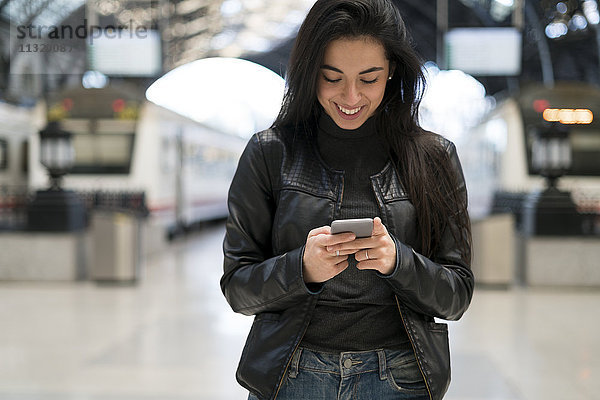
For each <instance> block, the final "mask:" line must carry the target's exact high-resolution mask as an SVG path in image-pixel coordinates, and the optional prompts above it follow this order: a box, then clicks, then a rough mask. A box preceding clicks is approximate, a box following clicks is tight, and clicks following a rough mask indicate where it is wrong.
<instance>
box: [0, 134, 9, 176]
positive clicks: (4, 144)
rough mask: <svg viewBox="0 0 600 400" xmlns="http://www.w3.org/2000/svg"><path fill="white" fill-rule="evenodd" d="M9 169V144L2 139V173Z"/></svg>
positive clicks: (0, 143) (0, 156)
mask: <svg viewBox="0 0 600 400" xmlns="http://www.w3.org/2000/svg"><path fill="white" fill-rule="evenodd" d="M5 169H8V142H7V141H6V140H4V139H0V171H3V170H5Z"/></svg>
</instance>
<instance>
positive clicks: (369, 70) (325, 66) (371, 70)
mask: <svg viewBox="0 0 600 400" xmlns="http://www.w3.org/2000/svg"><path fill="white" fill-rule="evenodd" d="M321 69H328V70H330V71H334V72H339V73H340V74H343V73H344V72H343V71H342V70H341V69H339V68H336V67H332V66H331V65H327V64H323V65H321ZM375 71H383V67H371V68H369V69H365V70H364V71H361V72H359V73H358V74H359V75H363V74H368V73H370V72H375Z"/></svg>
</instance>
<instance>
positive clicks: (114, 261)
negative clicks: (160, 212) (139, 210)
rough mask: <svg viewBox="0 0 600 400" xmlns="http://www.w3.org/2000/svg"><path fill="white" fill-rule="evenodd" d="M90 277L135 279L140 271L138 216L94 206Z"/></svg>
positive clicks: (101, 280) (130, 280) (111, 280)
mask: <svg viewBox="0 0 600 400" xmlns="http://www.w3.org/2000/svg"><path fill="white" fill-rule="evenodd" d="M91 236H92V257H91V258H92V262H91V266H90V279H92V280H94V281H97V282H106V283H131V284H133V283H136V282H137V281H138V279H139V278H140V271H141V254H142V249H141V238H140V236H141V218H140V217H139V216H138V215H136V214H135V213H131V212H117V211H102V210H94V212H92V215H91Z"/></svg>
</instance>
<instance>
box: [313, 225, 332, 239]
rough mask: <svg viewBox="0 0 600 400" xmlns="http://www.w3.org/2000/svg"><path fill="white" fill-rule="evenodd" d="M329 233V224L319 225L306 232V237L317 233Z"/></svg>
mask: <svg viewBox="0 0 600 400" xmlns="http://www.w3.org/2000/svg"><path fill="white" fill-rule="evenodd" d="M323 234H326V235H329V234H331V227H329V226H327V225H326V226H321V227H319V228H315V229H313V230H311V231H310V232H308V237H313V236H317V235H323Z"/></svg>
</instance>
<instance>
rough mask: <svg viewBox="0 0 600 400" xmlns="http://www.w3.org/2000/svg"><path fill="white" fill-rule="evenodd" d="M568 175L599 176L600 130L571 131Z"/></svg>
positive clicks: (574, 129) (575, 129)
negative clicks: (570, 162)
mask: <svg viewBox="0 0 600 400" xmlns="http://www.w3.org/2000/svg"><path fill="white" fill-rule="evenodd" d="M570 142H571V159H572V164H571V170H570V171H569V175H584V176H585V175H588V176H590V175H591V176H600V130H598V131H597V130H592V129H577V128H575V127H574V128H573V129H571V134H570Z"/></svg>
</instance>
